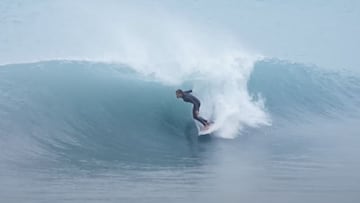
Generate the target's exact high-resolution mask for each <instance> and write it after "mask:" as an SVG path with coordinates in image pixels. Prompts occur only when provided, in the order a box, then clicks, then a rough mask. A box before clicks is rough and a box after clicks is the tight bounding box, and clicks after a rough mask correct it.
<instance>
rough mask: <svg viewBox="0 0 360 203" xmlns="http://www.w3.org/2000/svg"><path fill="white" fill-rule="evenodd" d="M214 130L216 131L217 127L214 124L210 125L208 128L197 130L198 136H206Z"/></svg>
mask: <svg viewBox="0 0 360 203" xmlns="http://www.w3.org/2000/svg"><path fill="white" fill-rule="evenodd" d="M215 130H217V127H216V125H215V123H212V124H210V126H209V127H208V128H207V129H203V128H200V129H199V135H208V134H211V133H213V132H214V131H215Z"/></svg>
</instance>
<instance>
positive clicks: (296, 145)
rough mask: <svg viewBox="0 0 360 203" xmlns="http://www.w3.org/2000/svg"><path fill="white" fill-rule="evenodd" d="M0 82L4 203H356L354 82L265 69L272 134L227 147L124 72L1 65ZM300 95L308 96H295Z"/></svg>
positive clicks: (253, 134) (185, 110)
mask: <svg viewBox="0 0 360 203" xmlns="http://www.w3.org/2000/svg"><path fill="white" fill-rule="evenodd" d="M304 70H307V71H304ZM269 71H270V72H271V73H274V74H273V75H272V74H270V73H269ZM280 73H281V74H282V75H281V74H280ZM0 75H1V82H0V92H1V105H0V112H1V116H2V118H6V119H2V120H1V122H0V126H1V142H0V143H1V152H2V153H1V156H0V162H1V167H0V171H1V173H0V174H1V180H2V181H1V184H0V188H1V190H0V191H1V192H0V194H1V195H0V196H1V198H2V199H3V200H4V201H6V202H49V201H51V202H64V201H70V202H79V201H80V202H82V201H89V202H99V201H100V202H102V201H109V202H118V201H120V202H167V201H173V202H185V201H187V202H188V201H195V202H218V201H228V202H237V201H252V202H264V201H270V202H303V201H310V202H319V201H320V202H339V201H342V202H354V201H356V200H357V199H358V198H359V196H358V194H359V189H360V187H359V179H360V176H359V175H358V173H357V171H358V170H359V169H360V163H359V162H358V159H357V154H358V153H359V150H358V149H359V143H360V142H359V141H360V140H359V139H360V138H359V136H358V132H359V127H358V125H357V123H358V113H356V111H357V110H358V106H359V97H358V95H359V94H358V92H359V90H360V86H359V79H358V78H354V77H351V78H352V80H350V79H349V78H347V77H345V76H341V75H339V74H335V73H333V74H329V73H321V72H319V71H318V70H316V69H312V68H310V67H305V66H301V65H299V64H295V65H294V64H287V63H280V62H279V61H277V60H274V61H263V62H259V63H257V64H256V65H255V68H254V71H253V74H252V76H251V79H250V80H249V82H248V84H249V90H250V93H251V94H254V95H257V92H261V93H262V95H263V97H265V98H266V99H267V100H266V104H267V107H268V108H267V111H268V112H269V114H270V115H271V116H272V120H273V121H272V122H273V123H272V126H263V127H257V128H251V127H248V128H245V129H243V130H242V131H241V132H239V135H238V137H237V138H235V139H223V138H218V137H217V136H216V135H212V136H202V137H198V136H197V129H196V126H195V123H194V121H193V120H192V119H191V106H189V105H185V104H183V103H181V102H179V101H177V100H176V98H175V97H174V87H172V86H166V85H162V84H159V83H157V82H154V81H144V80H142V77H141V76H139V75H138V74H137V73H134V72H133V71H131V70H129V69H128V68H127V67H123V66H119V65H109V64H99V63H89V62H76V61H49V62H40V63H31V64H19V65H7V66H2V67H1V69H0ZM265 76H266V78H264V77H265ZM325 76H326V77H325ZM267 80H271V81H272V82H269V81H267ZM349 81H352V82H351V83H350V82H349ZM294 82H296V83H294ZM190 83H191V81H190ZM270 84H271V85H272V86H270ZM291 84H292V85H293V86H292V85H291ZM299 84H301V85H307V87H306V88H308V90H306V89H303V88H302V91H300V92H298V93H297V94H294V89H295V88H296V87H297V86H298V85H299ZM323 84H326V86H322V85H323ZM345 85H346V86H345ZM328 88H330V89H328ZM337 88H338V89H340V88H342V89H347V90H351V91H348V92H334V90H335V89H337ZM293 94H294V95H293ZM296 97H299V98H301V99H303V101H302V100H300V99H298V98H296ZM204 102H206V101H204ZM355 107H357V109H356V108H355Z"/></svg>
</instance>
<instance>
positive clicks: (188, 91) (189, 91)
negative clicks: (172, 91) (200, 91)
mask: <svg viewBox="0 0 360 203" xmlns="http://www.w3.org/2000/svg"><path fill="white" fill-rule="evenodd" d="M191 92H192V90H187V91H184V93H191Z"/></svg>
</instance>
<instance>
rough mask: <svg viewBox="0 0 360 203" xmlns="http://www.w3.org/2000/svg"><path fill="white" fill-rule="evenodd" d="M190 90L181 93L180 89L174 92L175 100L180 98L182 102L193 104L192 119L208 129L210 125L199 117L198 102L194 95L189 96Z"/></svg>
mask: <svg viewBox="0 0 360 203" xmlns="http://www.w3.org/2000/svg"><path fill="white" fill-rule="evenodd" d="M191 92H192V90H188V91H182V90H181V89H178V90H176V98H178V99H179V98H182V99H183V100H184V102H189V103H192V104H193V111H192V113H193V118H194V119H195V120H197V121H199V122H200V123H201V124H203V125H204V127H205V128H208V127H209V125H210V123H209V122H208V121H207V120H205V119H204V118H202V117H200V116H199V110H200V101H199V99H198V98H196V97H195V96H194V95H192V94H190V93H191Z"/></svg>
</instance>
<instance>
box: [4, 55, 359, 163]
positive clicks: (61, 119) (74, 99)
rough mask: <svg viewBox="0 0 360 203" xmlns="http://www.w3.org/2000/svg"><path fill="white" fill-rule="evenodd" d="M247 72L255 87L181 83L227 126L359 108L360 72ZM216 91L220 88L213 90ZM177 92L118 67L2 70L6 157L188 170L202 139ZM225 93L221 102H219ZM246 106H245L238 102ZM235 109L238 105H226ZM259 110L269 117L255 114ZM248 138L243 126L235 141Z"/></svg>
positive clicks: (278, 67) (285, 68)
mask: <svg viewBox="0 0 360 203" xmlns="http://www.w3.org/2000/svg"><path fill="white" fill-rule="evenodd" d="M240 70H241V69H240ZM234 75H236V74H234ZM248 76H249V78H245V79H244V80H240V81H245V83H246V84H243V85H244V86H240V87H242V88H243V89H242V88H240V89H239V86H238V84H234V80H228V82H229V83H226V82H225V79H224V80H221V81H213V79H214V78H216V77H218V76H216V77H215V76H214V77H208V78H206V79H209V81H206V80H205V78H204V75H201V74H198V76H196V77H195V76H194V77H189V78H188V79H187V80H184V83H183V84H182V85H181V86H182V87H184V88H191V87H194V92H195V94H197V95H199V97H200V98H201V100H202V103H203V104H204V105H203V106H204V107H203V106H202V109H201V113H203V114H204V115H210V114H209V113H213V115H216V116H220V118H221V116H223V118H227V119H229V120H231V119H233V121H234V122H235V123H231V122H228V123H226V124H227V125H228V126H229V125H230V127H232V128H233V129H235V128H238V127H239V125H242V126H244V127H251V128H261V126H264V125H266V124H268V123H267V122H269V120H270V119H276V118H279V117H283V118H290V119H291V120H290V122H293V121H295V119H298V117H302V118H304V119H310V118H309V113H311V114H312V115H316V116H328V115H334V114H335V112H337V113H338V114H337V115H342V116H344V115H345V114H344V113H349V112H352V113H354V112H356V111H358V110H359V106H360V98H359V96H358V95H360V94H359V93H360V80H359V78H357V77H355V76H352V77H348V76H341V74H335V73H326V72H322V71H321V70H319V69H314V68H311V67H308V66H304V65H301V64H293V63H287V62H283V61H278V60H262V61H259V62H257V63H256V64H255V67H254V69H253V71H252V72H250V73H249V75H248ZM220 82H222V83H220ZM215 85H220V86H221V88H220V89H215V90H216V91H215V90H213V91H211V88H213V87H215ZM233 85H234V86H233ZM210 87H211V88H210ZM177 88H178V86H174V85H169V84H164V83H163V82H159V81H158V77H156V76H154V75H147V76H144V74H139V73H138V72H137V71H134V69H132V68H129V67H127V66H124V65H118V64H104V63H93V62H84V61H45V62H38V63H31V64H13V65H5V66H2V67H1V68H0V98H1V100H0V115H1V117H2V118H3V119H1V120H0V136H1V138H2V139H1V142H0V147H1V148H2V149H3V150H2V154H1V156H0V158H1V159H7V160H14V159H17V158H19V157H20V156H25V157H27V158H26V159H24V158H23V159H22V160H31V158H29V157H38V156H43V157H45V158H46V159H49V160H58V159H62V160H65V161H70V162H72V161H81V160H89V159H95V160H102V161H121V163H126V162H127V161H128V162H129V161H130V162H132V163H134V162H136V163H141V164H147V163H157V164H159V165H161V164H162V163H164V164H165V163H170V162H169V160H172V159H173V158H174V157H176V159H178V158H179V157H182V158H183V160H187V161H185V162H184V161H183V162H181V164H184V163H185V164H186V163H188V164H197V163H196V162H197V161H196V160H194V159H193V158H192V157H193V153H194V151H196V150H197V145H196V144H195V145H191V146H193V147H194V149H192V150H189V149H188V146H189V145H186V144H183V145H182V144H179V143H183V142H190V143H197V142H198V141H199V140H198V139H197V129H196V125H195V122H194V121H193V120H192V118H191V105H188V104H186V103H183V102H180V101H178V100H177V99H176V98H175V94H174V90H175V89H177ZM227 88H229V89H227ZM235 88H237V89H235ZM244 88H246V89H244ZM223 90H224V91H225V92H220V94H219V91H223ZM242 91H245V93H242ZM216 94H217V95H219V97H215V98H211V97H210V96H213V95H216ZM244 95H245V96H244ZM207 96H208V97H207ZM243 99H244V100H245V101H241V100H243ZM213 100H215V102H213ZM237 101H241V102H240V103H232V102H237ZM221 102H225V103H222V104H221ZM209 103H210V104H211V105H217V104H221V105H220V107H221V108H222V109H218V110H219V111H221V110H224V111H225V113H224V114H216V113H217V110H216V109H212V108H213V106H211V105H209ZM228 104H230V105H234V106H230V107H231V108H230V107H229V109H226V108H225V109H224V106H226V105H228ZM232 110H234V111H232ZM259 112H260V113H259ZM207 113H208V114H207ZM220 113H221V112H220ZM253 113H259V115H266V116H268V117H266V116H265V117H261V116H260V117H256V116H255V117H252V116H251V114H253ZM237 114H241V115H237ZM289 115H293V116H289ZM295 115H296V116H295ZM234 116H235V117H234ZM236 116H238V117H236ZM215 118H216V117H215ZM258 118H261V119H263V118H266V119H264V120H261V119H259V120H256V119H258ZM237 119H238V120H237ZM246 119H248V120H246ZM268 119H269V120H268ZM236 122H238V123H236ZM252 124H254V125H252ZM261 124H263V125H261ZM231 125H232V126H231ZM225 126H226V125H225ZM228 126H226V127H228ZM240 133H241V129H240V131H236V134H235V135H232V137H234V136H237V135H239V134H240ZM184 137H186V138H187V139H184ZM19 146H20V147H19ZM49 152H55V153H49ZM124 160H125V161H124ZM164 160H166V161H164ZM174 162H175V163H179V162H177V161H176V160H175V159H174ZM171 164H174V163H171Z"/></svg>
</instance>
